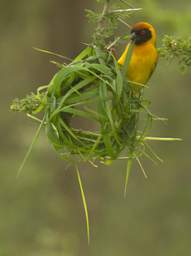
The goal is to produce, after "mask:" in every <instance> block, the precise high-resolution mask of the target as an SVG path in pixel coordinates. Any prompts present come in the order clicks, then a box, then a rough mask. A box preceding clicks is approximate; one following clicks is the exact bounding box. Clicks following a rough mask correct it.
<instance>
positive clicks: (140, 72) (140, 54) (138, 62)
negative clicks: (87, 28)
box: [118, 22, 158, 85]
mask: <svg viewBox="0 0 191 256" xmlns="http://www.w3.org/2000/svg"><path fill="white" fill-rule="evenodd" d="M131 41H132V42H133V43H134V48H133V51H132V55H131V59H130V62H129V65H128V70H127V78H128V80H129V81H132V82H134V83H135V84H136V83H137V84H140V85H141V84H143V85H145V84H146V83H147V81H148V80H149V78H150V77H151V75H152V73H153V71H154V69H155V67H156V64H157V60H158V53H157V49H156V31H155V29H154V27H153V26H152V25H151V24H149V23H146V22H138V23H136V24H135V25H133V26H132V29H131ZM128 49H129V44H128V45H127V47H126V49H125V51H124V52H123V53H122V55H121V57H120V59H119V60H118V63H119V64H120V65H123V64H124V62H125V60H126V56H127V53H128Z"/></svg>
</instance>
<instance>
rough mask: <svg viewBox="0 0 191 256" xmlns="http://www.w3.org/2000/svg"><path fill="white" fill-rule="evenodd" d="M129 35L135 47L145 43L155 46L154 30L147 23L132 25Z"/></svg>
mask: <svg viewBox="0 0 191 256" xmlns="http://www.w3.org/2000/svg"><path fill="white" fill-rule="evenodd" d="M131 34H132V37H131V40H132V41H134V43H135V45H142V44H144V43H147V42H150V43H152V44H154V45H155V44H156V30H155V29H154V27H153V26H152V25H151V24H149V23H147V22H138V23H136V24H134V25H133V26H132V29H131Z"/></svg>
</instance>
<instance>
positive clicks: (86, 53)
mask: <svg viewBox="0 0 191 256" xmlns="http://www.w3.org/2000/svg"><path fill="white" fill-rule="evenodd" d="M91 52H92V48H91V47H89V46H88V47H86V48H85V49H84V50H82V51H81V52H80V53H79V55H78V56H76V58H75V59H74V60H73V61H72V63H74V62H79V61H81V60H83V59H84V58H86V57H88V56H89V55H91Z"/></svg>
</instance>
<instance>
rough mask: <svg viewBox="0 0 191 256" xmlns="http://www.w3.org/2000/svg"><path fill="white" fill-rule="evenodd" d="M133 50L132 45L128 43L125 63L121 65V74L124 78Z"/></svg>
mask: <svg viewBox="0 0 191 256" xmlns="http://www.w3.org/2000/svg"><path fill="white" fill-rule="evenodd" d="M133 48H134V44H133V43H130V44H129V48H128V52H127V55H126V59H125V63H124V65H123V69H122V73H123V75H124V76H126V74H127V70H128V65H129V62H130V60H131V56H132V53H133Z"/></svg>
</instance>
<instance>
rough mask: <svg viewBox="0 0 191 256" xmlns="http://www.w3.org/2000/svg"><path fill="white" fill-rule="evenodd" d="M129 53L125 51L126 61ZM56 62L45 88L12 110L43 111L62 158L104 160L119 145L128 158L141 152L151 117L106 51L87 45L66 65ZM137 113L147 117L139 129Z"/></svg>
mask: <svg viewBox="0 0 191 256" xmlns="http://www.w3.org/2000/svg"><path fill="white" fill-rule="evenodd" d="M132 47H133V46H132ZM130 55H131V50H130V51H129V53H128V56H127V60H126V65H128V62H129V59H130ZM126 65H125V66H126ZM59 66H60V70H59V71H58V73H56V74H55V75H54V77H53V79H52V80H51V81H50V83H49V85H48V86H44V87H41V88H39V89H38V91H37V94H32V95H30V96H28V97H27V98H25V99H23V100H21V101H19V100H16V101H14V102H13V104H12V107H11V108H12V110H22V111H26V112H27V113H29V114H30V115H31V114H32V116H34V115H36V114H38V113H39V112H43V116H44V118H43V121H42V122H43V125H44V127H45V130H46V134H47V136H48V138H49V140H50V142H51V144H52V145H53V146H54V148H55V149H56V151H57V152H58V153H59V154H60V156H61V157H63V158H65V159H71V157H72V158H73V156H78V159H81V160H86V161H91V162H94V161H95V160H99V161H102V162H103V161H104V162H105V163H108V162H109V161H110V160H114V159H117V158H118V157H119V155H120V153H121V152H122V151H123V150H124V149H127V156H128V157H130V158H132V157H133V155H136V156H138V155H139V154H141V153H142V151H143V146H144V139H145V130H146V128H147V127H148V125H149V123H150V121H151V119H152V115H151V114H150V113H149V111H147V105H148V101H146V100H145V99H144V98H143V96H142V94H141V89H140V86H139V89H137V86H138V85H133V84H132V82H129V81H128V80H127V77H126V70H127V69H126V67H125V66H124V67H123V68H122V67H121V66H120V65H119V64H118V63H117V61H116V58H115V57H114V56H113V53H112V51H107V50H105V51H103V50H101V49H99V48H97V47H95V46H89V47H87V48H85V50H84V51H82V52H81V53H80V55H78V56H77V57H76V58H75V59H74V60H73V61H72V62H71V63H70V64H68V65H62V64H60V65H59ZM143 112H144V113H145V114H146V116H147V118H146V123H145V125H144V128H143V130H142V131H141V130H140V129H139V114H140V113H143ZM78 122H79V124H77V127H75V126H76V123H78ZM84 122H86V123H87V122H89V123H90V122H91V124H92V123H93V124H94V125H93V126H94V129H93V130H92V129H86V130H85V129H82V128H81V127H80V123H84ZM74 124H75V125H74ZM91 126H92V125H91Z"/></svg>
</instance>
